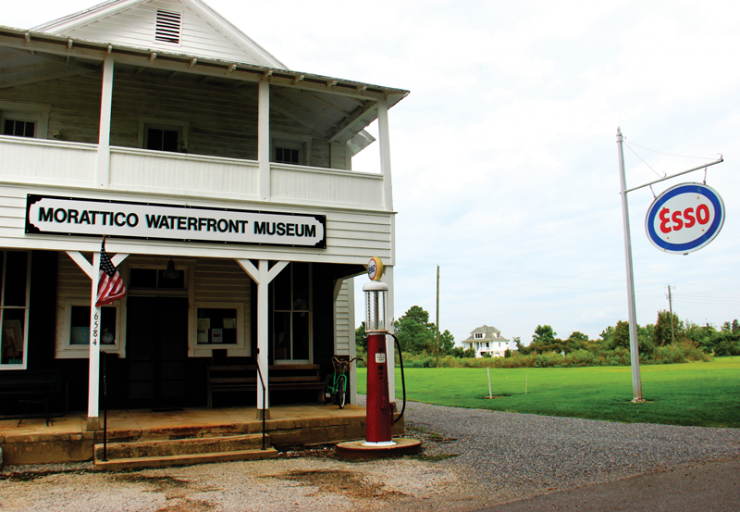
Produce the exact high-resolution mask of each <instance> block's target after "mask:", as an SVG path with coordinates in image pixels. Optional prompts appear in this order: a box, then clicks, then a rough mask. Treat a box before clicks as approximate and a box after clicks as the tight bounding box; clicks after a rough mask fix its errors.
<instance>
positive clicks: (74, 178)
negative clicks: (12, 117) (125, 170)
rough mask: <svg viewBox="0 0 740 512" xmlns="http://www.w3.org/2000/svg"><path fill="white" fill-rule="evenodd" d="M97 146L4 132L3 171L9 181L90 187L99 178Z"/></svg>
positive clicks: (0, 154)
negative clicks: (65, 142)
mask: <svg viewBox="0 0 740 512" xmlns="http://www.w3.org/2000/svg"><path fill="white" fill-rule="evenodd" d="M97 150H98V148H97V146H95V145H90V144H76V143H68V144H58V143H57V144H54V143H49V142H44V141H41V140H37V139H25V138H21V137H3V136H0V162H2V163H3V164H2V169H1V170H0V175H2V179H3V180H5V181H14V182H21V183H38V184H44V185H61V186H78V187H89V186H91V185H92V184H93V183H94V181H95V163H96V159H97Z"/></svg>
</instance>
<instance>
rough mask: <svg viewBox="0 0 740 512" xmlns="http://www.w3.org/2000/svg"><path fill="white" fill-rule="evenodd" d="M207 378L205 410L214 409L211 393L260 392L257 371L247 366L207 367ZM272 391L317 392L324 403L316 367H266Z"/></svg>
mask: <svg viewBox="0 0 740 512" xmlns="http://www.w3.org/2000/svg"><path fill="white" fill-rule="evenodd" d="M207 374H208V382H207V387H208V408H209V409H212V408H213V393H233V392H250V391H253V392H256V391H257V390H258V389H260V390H261V389H262V385H261V383H260V380H259V376H258V375H257V367H256V366H250V365H210V366H208V367H207ZM268 381H269V382H268V383H266V384H268V387H269V389H270V390H271V391H293V390H295V391H305V390H316V392H317V398H318V401H319V402H321V401H323V390H324V383H323V382H322V381H321V375H320V374H319V365H317V364H274V365H270V366H269V367H268Z"/></svg>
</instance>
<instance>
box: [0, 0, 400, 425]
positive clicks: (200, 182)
mask: <svg viewBox="0 0 740 512" xmlns="http://www.w3.org/2000/svg"><path fill="white" fill-rule="evenodd" d="M33 4H34V2H33V0H30V1H29V2H28V5H27V7H26V8H29V9H33V8H34V5H33ZM268 22H270V20H265V23H268ZM276 30H278V29H276ZM407 94H408V91H405V90H402V89H396V88H391V87H382V86H377V85H372V84H367V83H360V82H355V81H351V80H345V79H341V78H334V77H329V76H322V75H318V74H311V73H306V72H301V71H294V70H290V69H287V67H286V66H285V65H284V64H283V63H282V62H280V61H279V60H278V59H277V58H276V57H274V56H273V55H271V54H270V53H269V52H268V51H266V50H265V49H264V48H262V47H261V46H259V45H258V44H257V43H256V42H255V41H253V40H252V39H250V38H249V37H248V36H247V35H245V34H244V33H242V32H241V31H240V30H239V29H237V28H236V27H235V26H234V25H232V24H231V23H230V22H229V21H227V20H225V19H224V18H222V17H221V16H220V15H219V14H218V13H216V12H215V11H213V10H212V9H211V8H210V7H208V6H207V5H206V4H205V3H203V2H202V1H200V0H111V1H108V2H105V3H102V4H99V5H97V6H93V7H91V8H89V9H86V10H84V11H81V12H78V13H74V14H71V15H69V16H66V17H63V18H60V19H57V20H54V21H51V22H49V23H46V24H44V25H41V26H39V27H36V28H32V29H16V28H8V27H4V26H2V14H1V13H0V162H1V164H0V264H1V265H2V284H1V285H0V287H2V294H0V297H1V299H0V324H1V325H2V334H1V337H2V338H1V339H0V343H1V344H2V358H1V359H0V379H2V377H3V376H5V377H6V379H10V378H11V377H12V378H13V379H15V378H17V377H22V376H23V375H30V374H31V373H33V374H43V373H46V374H54V375H55V376H58V377H59V378H61V379H63V381H64V382H65V383H66V385H67V386H68V393H67V396H68V399H69V408H70V410H79V411H83V410H84V411H87V422H86V428H87V429H88V430H97V429H99V428H101V425H100V423H101V421H100V420H99V417H100V411H99V389H100V385H99V384H100V371H99V368H100V362H99V361H100V352H101V350H102V351H105V352H109V353H111V354H115V357H108V358H107V361H108V368H107V371H108V375H109V377H108V379H109V382H114V383H115V385H111V386H109V389H110V396H109V397H108V400H109V403H108V405H109V406H110V407H113V408H120V409H130V408H155V409H156V408H171V407H205V406H206V404H207V403H209V405H210V401H207V397H208V396H209V395H210V391H211V389H210V388H209V381H208V380H207V372H208V366H209V365H214V364H216V363H219V364H222V365H245V366H249V367H250V368H255V367H256V364H257V363H259V365H260V367H261V368H262V374H263V375H264V376H265V378H266V381H267V387H268V391H267V398H266V400H264V401H263V399H262V393H261V392H259V391H257V389H256V388H257V386H256V382H257V377H258V375H257V372H256V370H254V371H253V373H251V374H250V378H251V379H252V382H254V383H255V384H254V388H255V391H254V392H253V393H252V392H250V393H249V394H248V396H247V400H251V401H252V406H254V405H256V406H257V408H258V410H261V411H262V414H263V415H265V416H268V417H269V406H270V403H271V402H272V403H278V402H280V401H285V400H289V401H290V403H296V402H306V403H312V402H316V395H317V391H316V386H313V387H312V388H309V387H307V386H303V385H302V384H301V383H300V382H299V381H300V380H301V379H302V378H303V377H305V376H306V375H311V376H313V377H312V378H315V380H316V382H319V383H323V380H324V378H325V377H326V375H327V374H328V373H329V372H331V371H333V370H332V365H331V358H332V356H335V355H340V356H350V357H351V356H353V355H354V350H355V349H354V339H355V337H354V329H353V328H352V324H353V321H354V311H353V308H354V306H353V303H352V300H353V289H352V282H353V281H352V278H353V277H354V276H357V275H359V274H361V273H363V272H364V271H365V266H366V264H367V262H368V260H369V259H370V258H371V257H373V256H379V257H381V258H382V259H383V261H384V263H385V264H386V272H385V277H384V281H385V282H387V283H388V284H389V286H390V290H391V291H390V294H389V303H390V305H391V311H392V304H393V298H392V297H393V295H392V294H393V267H394V264H395V254H394V247H395V241H394V237H395V230H394V222H395V221H394V218H395V217H394V216H395V212H394V210H393V199H392V196H391V190H392V187H391V168H390V150H389V147H390V146H389V135H388V133H389V131H388V130H389V129H388V109H389V108H391V107H393V106H394V105H396V104H397V103H398V102H399V101H400V100H402V99H403V98H404V97H405V96H406V95H407ZM376 119H377V120H378V126H379V141H378V144H377V146H379V151H380V156H381V158H380V162H381V164H380V169H379V172H378V173H361V172H355V171H352V157H353V156H354V155H356V154H357V153H358V152H360V151H362V150H363V149H365V148H366V147H367V146H369V145H370V144H372V143H373V142H374V141H375V140H374V138H373V137H372V136H371V135H369V134H368V133H367V132H365V131H364V128H365V127H366V126H367V125H368V124H370V123H371V122H373V121H375V120H376ZM103 236H107V237H108V238H107V241H106V252H107V253H108V254H109V255H110V256H111V258H112V260H113V263H114V264H115V265H116V266H117V267H118V269H119V271H120V273H121V275H122V277H123V280H124V282H125V285H126V287H127V290H128V296H127V297H126V298H125V299H124V300H121V301H118V302H115V303H113V304H111V305H110V306H104V307H102V308H101V310H100V312H96V310H95V309H96V308H91V295H92V296H93V297H94V296H95V295H94V293H95V290H96V287H97V279H98V268H99V261H100V249H101V240H102V238H103ZM172 267H174V268H172ZM96 315H99V316H96ZM95 321H98V322H99V324H100V327H101V330H100V332H98V331H97V330H96V329H91V325H94V324H93V322H95ZM96 332H97V334H98V337H96V336H95V333H96ZM389 357H391V358H392V357H393V355H392V354H390V356H389ZM273 371H280V372H281V374H280V375H281V381H280V382H281V384H280V386H274V387H273V388H272V389H271V388H270V386H271V384H273V379H270V378H269V375H270V374H272V373H273ZM350 382H351V383H353V382H354V374H353V375H352V376H351V379H350ZM290 383H296V384H295V385H294V386H293V388H295V389H288V388H289V387H290ZM319 385H321V384H319ZM352 388H353V391H354V386H353V385H352ZM352 395H353V393H351V394H350V396H352ZM391 396H395V393H394V388H393V383H391ZM17 398H18V397H12V396H11V397H10V398H9V400H10V401H12V403H13V404H14V406H17V402H18V399H17ZM214 401H215V406H218V404H219V402H220V403H224V404H226V403H228V402H229V401H233V394H232V395H231V397H230V396H227V394H226V393H222V394H221V395H218V394H216V397H215V399H214ZM8 403H10V402H8Z"/></svg>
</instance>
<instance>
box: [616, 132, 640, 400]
mask: <svg viewBox="0 0 740 512" xmlns="http://www.w3.org/2000/svg"><path fill="white" fill-rule="evenodd" d="M623 141H624V136H623V135H622V130H621V129H619V128H617V146H618V147H619V151H618V155H619V184H620V187H621V193H622V226H623V228H624V261H625V265H626V267H627V268H626V270H627V307H628V313H629V322H630V359H631V363H632V396H633V399H632V401H633V402H642V401H643V398H642V380H641V378H640V352H639V345H638V343H637V318H636V317H637V313H636V308H635V277H634V272H633V270H632V239H631V237H630V219H629V210H628V207H627V178H626V177H625V175H624V148H623V147H622V143H623Z"/></svg>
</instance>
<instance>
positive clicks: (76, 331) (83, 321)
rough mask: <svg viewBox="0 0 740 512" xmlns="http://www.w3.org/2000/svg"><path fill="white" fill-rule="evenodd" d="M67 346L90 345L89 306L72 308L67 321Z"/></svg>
mask: <svg viewBox="0 0 740 512" xmlns="http://www.w3.org/2000/svg"><path fill="white" fill-rule="evenodd" d="M69 325H70V327H69V344H70V345H89V344H90V306H72V312H71V314H70V319H69Z"/></svg>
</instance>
